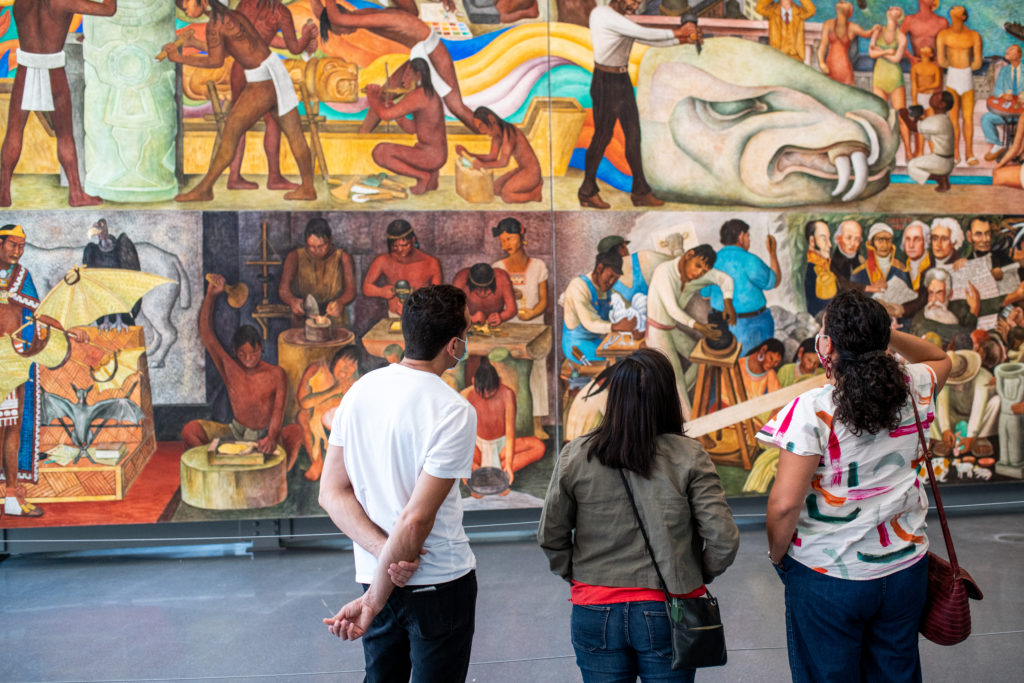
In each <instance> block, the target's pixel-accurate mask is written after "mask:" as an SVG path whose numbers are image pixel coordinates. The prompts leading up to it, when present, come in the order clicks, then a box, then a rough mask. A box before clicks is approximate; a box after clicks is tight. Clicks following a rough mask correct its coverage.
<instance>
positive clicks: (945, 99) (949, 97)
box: [939, 90, 954, 111]
mask: <svg viewBox="0 0 1024 683" xmlns="http://www.w3.org/2000/svg"><path fill="white" fill-rule="evenodd" d="M939 97H941V98H942V106H943V107H945V108H946V111H949V110H950V109H952V108H953V101H954V100H953V93H951V92H949V91H948V90H943V91H942V94H941V95H939Z"/></svg>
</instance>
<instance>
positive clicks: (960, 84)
mask: <svg viewBox="0 0 1024 683" xmlns="http://www.w3.org/2000/svg"><path fill="white" fill-rule="evenodd" d="M946 88H947V89H949V90H952V91H953V92H955V93H956V94H957V95H963V94H964V93H965V92H970V91H972V90H974V72H973V71H971V69H970V67H964V68H962V69H958V68H956V67H952V66H951V67H949V68H948V69H947V70H946Z"/></svg>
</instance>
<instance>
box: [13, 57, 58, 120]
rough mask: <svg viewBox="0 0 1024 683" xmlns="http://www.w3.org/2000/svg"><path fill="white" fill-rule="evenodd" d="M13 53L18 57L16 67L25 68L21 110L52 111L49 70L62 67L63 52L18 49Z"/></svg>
mask: <svg viewBox="0 0 1024 683" xmlns="http://www.w3.org/2000/svg"><path fill="white" fill-rule="evenodd" d="M15 54H16V55H17V59H18V68H23V69H25V89H24V90H23V91H22V93H21V110H22V111H53V89H52V88H51V87H50V70H51V69H63V68H64V63H65V61H66V59H65V57H64V53H63V52H54V53H52V54H40V53H37V52H24V51H23V50H21V49H18V50H17V51H16V52H15Z"/></svg>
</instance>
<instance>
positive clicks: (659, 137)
mask: <svg viewBox="0 0 1024 683" xmlns="http://www.w3.org/2000/svg"><path fill="white" fill-rule="evenodd" d="M1018 4H1019V3H1015V2H1009V0H998V1H993V2H990V1H986V2H980V1H973V0H971V1H967V2H963V3H961V4H959V5H952V4H950V5H948V6H947V5H946V4H945V3H943V5H942V6H941V7H936V5H937V3H935V2H933V0H921V1H920V2H914V1H912V0H898V1H895V2H892V3H881V2H876V1H875V0H868V1H867V2H858V3H855V4H853V3H849V2H838V3H835V4H834V5H832V4H828V5H825V4H821V5H820V6H814V5H813V4H812V3H811V2H810V1H809V0H792V2H790V0H758V1H757V2H754V1H753V0H745V1H744V2H735V1H728V2H725V1H714V0H712V1H709V2H700V3H697V2H692V3H690V2H685V1H680V0H662V1H661V2H658V0H651V1H650V2H646V3H644V2H641V1H640V0H615V1H614V2H612V3H610V4H605V3H595V2H592V1H591V0H586V1H580V0H564V1H561V0H560V1H559V2H555V3H540V2H537V1H536V0H496V1H492V0H462V1H461V2H460V1H458V0H456V1H455V2H450V1H449V0H445V2H444V3H430V2H415V1H414V0H393V2H392V3H391V4H390V5H389V6H383V5H382V4H375V3H373V2H369V1H367V0H353V1H352V2H337V3H336V2H327V3H326V4H325V3H324V2H322V1H321V0H310V1H309V2H307V1H306V0H295V1H294V2H287V1H280V0H238V1H237V2H235V1H232V2H230V3H222V2H218V0H183V1H182V2H181V3H180V5H179V6H178V8H177V10H176V14H174V15H173V16H172V15H170V14H168V13H167V12H164V11H162V10H161V11H156V10H154V9H153V8H154V7H155V5H153V3H152V1H151V0H120V2H118V3H117V4H116V6H115V4H114V2H113V1H112V0H105V1H104V2H97V3H91V6H90V7H89V8H87V10H88V12H89V14H88V15H87V16H84V17H83V16H82V15H79V14H74V13H71V12H68V13H66V14H65V15H62V16H61V17H54V16H51V15H48V16H47V17H46V21H45V22H43V23H42V24H40V23H38V22H36V21H35V19H36V17H34V13H35V12H38V11H39V9H38V4H37V3H31V2H29V0H13V1H12V2H9V3H7V6H6V7H3V8H2V9H0V38H2V41H0V54H2V56H3V57H4V58H5V59H2V60H0V100H2V102H0V105H2V106H0V110H2V111H3V112H5V113H0V125H2V127H3V129H4V142H3V146H2V149H0V205H2V206H4V207H10V208H9V209H7V210H5V211H4V212H3V216H2V217H0V226H5V227H3V228H0V239H2V242H0V316H2V317H0V322H2V329H0V333H2V334H3V338H2V339H0V356H2V357H3V365H2V370H0V379H2V380H3V382H2V384H0V394H2V395H3V396H4V397H5V398H4V401H3V403H2V405H0V430H2V433H3V440H2V450H3V458H0V461H2V463H3V468H2V470H0V474H2V477H3V478H2V479H0V489H2V490H3V492H4V496H5V499H4V510H5V513H4V516H3V518H2V520H0V525H3V526H5V527H8V526H9V527H18V526H38V525H48V526H62V525H80V524H104V523H145V522H157V521H185V520H204V519H241V518H254V517H288V516H306V515H320V514H322V510H321V509H320V508H319V506H318V505H317V502H316V495H317V480H318V477H319V474H320V470H321V468H322V465H323V457H324V453H325V450H326V439H327V435H328V430H329V425H330V416H331V415H332V414H333V410H334V408H335V407H336V406H337V405H338V402H339V401H340V400H341V397H342V396H343V395H344V393H345V392H346V391H347V390H348V388H349V387H350V386H351V384H352V383H353V382H354V381H356V380H357V379H358V378H359V377H360V376H361V375H363V374H365V373H367V372H371V371H372V370H373V369H375V368H377V367H381V366H383V365H384V364H386V363H392V362H397V361H398V360H400V359H401V357H402V344H403V342H402V337H401V330H400V324H399V315H400V312H401V306H402V302H403V301H404V298H405V297H406V296H407V295H408V294H409V293H410V292H411V291H412V290H414V289H415V288H417V287H419V286H422V285H425V284H429V283H436V282H446V283H454V284H456V285H457V286H460V287H463V288H464V289H466V290H467V292H468V294H469V297H470V307H471V312H472V314H473V321H474V326H473V336H472V337H471V341H470V356H469V358H467V359H466V360H465V361H464V362H463V363H461V364H460V365H459V366H458V367H457V368H455V369H454V370H453V371H452V372H450V373H448V375H446V381H448V382H449V383H450V384H451V385H452V386H453V388H455V389H456V390H457V391H459V392H460V393H461V394H462V395H463V396H464V397H465V398H466V399H467V400H468V401H469V402H470V403H471V404H472V405H473V406H474V408H475V409H476V410H477V414H478V434H477V444H476V450H475V454H474V471H473V476H472V477H471V478H468V479H467V480H466V481H464V482H460V487H461V491H462V493H463V497H464V503H465V507H466V508H467V509H491V508H502V507H533V506H538V505H539V504H540V501H541V499H542V497H543V495H544V491H545V488H546V486H547V481H548V478H549V475H550V472H551V469H552V466H553V463H554V459H555V457H556V454H557V452H558V450H559V448H560V447H561V445H562V443H564V442H565V441H566V440H568V439H570V438H573V437H575V436H578V435H580V434H583V433H586V432H587V431H588V430H589V429H591V428H592V427H593V426H594V425H596V424H598V422H599V421H600V420H601V418H602V414H603V405H602V401H603V400H604V398H603V393H604V392H603V387H604V378H605V376H606V371H607V370H608V369H609V368H610V367H612V366H613V365H614V363H615V361H616V359H618V358H620V357H622V356H624V355H627V354H628V353H629V352H631V351H632V350H634V349H635V348H638V347H640V346H649V347H652V348H657V349H659V350H661V351H663V352H664V353H665V354H666V355H667V356H668V357H669V359H670V361H671V363H672V366H673V372H674V374H675V382H676V386H677V390H678V391H679V393H680V396H681V398H682V403H683V405H684V410H685V412H686V414H687V420H688V425H689V426H688V430H689V433H690V434H691V435H692V436H694V437H695V438H699V439H701V441H702V442H703V444H704V446H705V447H706V448H707V449H708V451H709V452H710V453H711V454H712V457H713V459H714V461H715V463H716V465H717V466H718V468H719V472H720V473H721V475H722V478H723V482H724V483H725V485H726V489H727V491H728V493H729V494H730V495H736V496H739V495H760V494H764V493H765V492H767V491H768V490H769V488H770V486H771V482H772V480H773V477H774V472H775V466H776V463H777V458H778V453H777V452H772V451H771V450H767V451H766V450H764V449H762V448H761V447H760V446H759V445H757V444H756V443H755V441H754V439H753V434H754V432H755V431H756V430H757V429H758V428H759V426H760V424H762V423H763V422H764V420H765V419H767V417H769V416H770V415H771V414H772V412H773V411H774V410H776V409H777V408H778V407H779V406H781V405H784V404H785V403H786V401H787V400H788V397H789V396H790V395H791V394H792V392H794V391H799V390H800V389H801V388H805V387H808V386H810V385H812V384H813V383H815V382H820V381H821V377H820V368H818V366H817V358H816V355H815V353H814V350H813V348H812V347H811V341H810V340H812V339H813V337H814V335H815V333H816V332H817V330H818V328H819V326H820V317H821V311H822V310H823V308H824V306H825V305H826V304H827V302H828V300H829V299H830V298H831V297H833V296H834V295H835V293H836V292H837V291H839V290H840V289H842V288H850V287H854V288H858V289H862V290H864V291H867V292H869V293H870V294H871V295H872V296H874V297H875V298H877V299H878V300H880V301H881V302H882V303H883V304H884V305H885V307H886V308H887V310H889V312H890V314H891V317H892V318H893V322H894V324H895V325H898V326H900V328H901V329H904V330H907V331H910V332H911V333H913V334H915V335H919V336H923V337H926V338H928V339H930V340H932V341H933V342H934V343H936V344H938V345H940V346H942V347H943V348H944V349H947V350H948V351H949V352H950V354H951V355H952V357H953V361H954V376H953V378H952V379H951V381H950V382H949V384H948V385H947V387H946V388H945V389H944V390H943V392H942V394H941V395H940V396H939V397H938V401H937V405H938V408H939V409H938V413H937V419H936V421H935V422H934V423H933V425H932V427H931V430H932V433H931V438H932V440H933V446H934V449H935V460H936V462H935V464H936V465H937V466H938V468H939V470H940V471H942V472H944V473H945V474H944V475H943V476H944V477H945V480H946V481H947V482H958V483H975V482H988V481H999V480H1004V481H1006V480H1019V479H1021V478H1024V462H1022V461H1021V457H1020V455H1019V454H1020V453H1022V452H1024V444H1021V443H1020V439H1021V427H1022V424H1021V423H1022V420H1024V416H1022V415H1024V395H1022V393H1021V392H1022V391H1024V365H1022V364H1021V358H1020V355H1021V349H1022V346H1021V344H1022V342H1024V313H1022V311H1024V286H1022V285H1021V284H1020V277H1019V268H1020V266H1021V265H1022V264H1024V244H1022V239H1024V231H1022V226H1024V192H1021V189H1020V188H1021V186H1022V185H1024V182H1022V181H1024V127H1022V126H1017V122H1018V119H1019V115H1020V112H1021V110H1022V108H1024V69H1022V68H1021V46H1022V44H1024V28H1022V27H1021V23H1020V22H1021V21H1022V18H1021V16H1019V14H1020V9H1019V7H1018ZM19 29H21V30H19ZM239 36H244V38H245V39H244V40H239V39H238V37H239ZM282 139H283V142H284V143H285V144H282ZM98 204H102V206H98ZM979 210H982V212H981V213H979Z"/></svg>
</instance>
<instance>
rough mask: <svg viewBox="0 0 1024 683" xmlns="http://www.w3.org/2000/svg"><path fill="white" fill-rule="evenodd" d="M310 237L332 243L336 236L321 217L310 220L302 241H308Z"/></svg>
mask: <svg viewBox="0 0 1024 683" xmlns="http://www.w3.org/2000/svg"><path fill="white" fill-rule="evenodd" d="M310 237H319V238H320V239H322V240H325V241H327V242H331V241H333V239H334V236H333V235H332V234H331V226H330V225H329V224H328V223H327V220H326V219H324V218H319V217H317V218H310V219H309V222H308V223H306V229H305V230H304V231H303V233H302V239H303V240H308V239H309V238H310Z"/></svg>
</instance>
